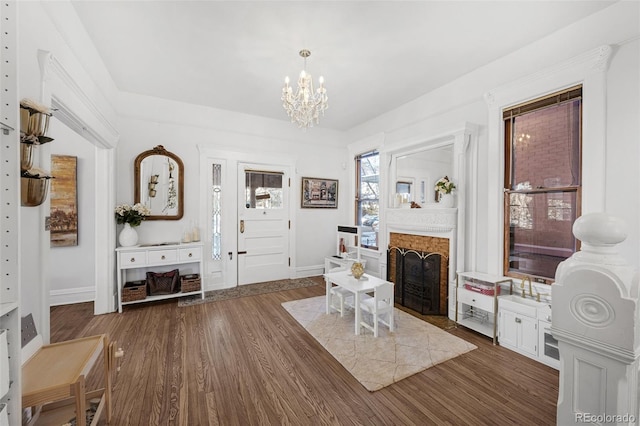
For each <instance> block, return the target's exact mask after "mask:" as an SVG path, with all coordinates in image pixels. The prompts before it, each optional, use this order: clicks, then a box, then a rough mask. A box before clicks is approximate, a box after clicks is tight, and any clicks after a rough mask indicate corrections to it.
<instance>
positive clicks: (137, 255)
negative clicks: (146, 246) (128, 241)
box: [120, 252, 147, 268]
mask: <svg viewBox="0 0 640 426" xmlns="http://www.w3.org/2000/svg"><path fill="white" fill-rule="evenodd" d="M146 264H147V253H146V252H132V253H131V252H130V253H127V252H123V253H120V265H122V266H121V267H122V268H139V267H141V266H144V265H146Z"/></svg>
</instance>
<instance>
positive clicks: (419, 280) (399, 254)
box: [387, 248, 446, 315]
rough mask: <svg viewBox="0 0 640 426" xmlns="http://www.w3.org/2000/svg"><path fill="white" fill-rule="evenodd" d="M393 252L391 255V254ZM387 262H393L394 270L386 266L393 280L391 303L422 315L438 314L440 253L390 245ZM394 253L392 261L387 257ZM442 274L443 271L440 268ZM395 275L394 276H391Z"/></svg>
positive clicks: (390, 278)
mask: <svg viewBox="0 0 640 426" xmlns="http://www.w3.org/2000/svg"><path fill="white" fill-rule="evenodd" d="M392 255H393V256H392ZM387 256H388V257H389V262H388V264H389V265H391V264H393V263H395V277H392V276H391V274H393V273H394V272H393V271H392V268H390V269H389V275H390V276H389V277H387V279H389V280H390V281H394V282H395V303H397V304H399V305H402V306H405V307H407V308H409V309H412V310H414V311H416V312H419V313H420V314H422V315H439V314H442V312H440V275H441V263H440V262H441V255H440V254H438V253H425V252H419V251H415V250H407V249H401V248H390V249H389V251H388V252H387ZM391 257H394V258H395V259H394V260H395V262H392V261H391ZM444 273H445V274H446V271H444ZM394 278H395V279H394ZM445 314H446V312H445Z"/></svg>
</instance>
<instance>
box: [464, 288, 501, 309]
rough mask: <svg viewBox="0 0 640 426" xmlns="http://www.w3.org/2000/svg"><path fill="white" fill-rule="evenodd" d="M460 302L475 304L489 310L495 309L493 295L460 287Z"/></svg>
mask: <svg viewBox="0 0 640 426" xmlns="http://www.w3.org/2000/svg"><path fill="white" fill-rule="evenodd" d="M458 302H459V303H464V304H465V305H471V306H475V307H476V308H479V309H482V310H485V311H487V312H493V311H494V305H493V304H494V300H493V296H486V295H484V294H479V293H476V292H473V291H469V290H466V289H464V288H458Z"/></svg>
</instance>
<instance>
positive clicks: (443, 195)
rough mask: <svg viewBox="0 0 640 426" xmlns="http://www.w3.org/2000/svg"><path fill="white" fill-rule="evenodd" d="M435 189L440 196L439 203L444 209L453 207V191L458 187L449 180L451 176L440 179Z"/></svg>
mask: <svg viewBox="0 0 640 426" xmlns="http://www.w3.org/2000/svg"><path fill="white" fill-rule="evenodd" d="M434 189H435V190H436V192H438V193H439V195H440V197H439V200H438V203H440V205H441V206H442V207H453V191H454V190H455V189H456V185H455V184H454V183H453V182H451V181H450V180H449V176H445V177H443V178H440V179H438V181H437V182H436V185H435V187H434Z"/></svg>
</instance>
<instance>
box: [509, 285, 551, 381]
mask: <svg viewBox="0 0 640 426" xmlns="http://www.w3.org/2000/svg"><path fill="white" fill-rule="evenodd" d="M498 342H499V343H500V346H504V347H505V348H507V349H511V350H512V351H515V352H518V353H520V354H522V355H525V356H527V357H529V358H532V359H534V360H536V361H539V362H542V363H544V364H546V365H548V366H549V367H553V368H555V369H558V368H559V366H560V352H559V350H558V342H557V341H556V339H555V338H554V337H553V336H552V335H551V306H550V305H549V304H547V303H542V302H536V301H534V300H533V299H528V298H520V296H503V297H498Z"/></svg>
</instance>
